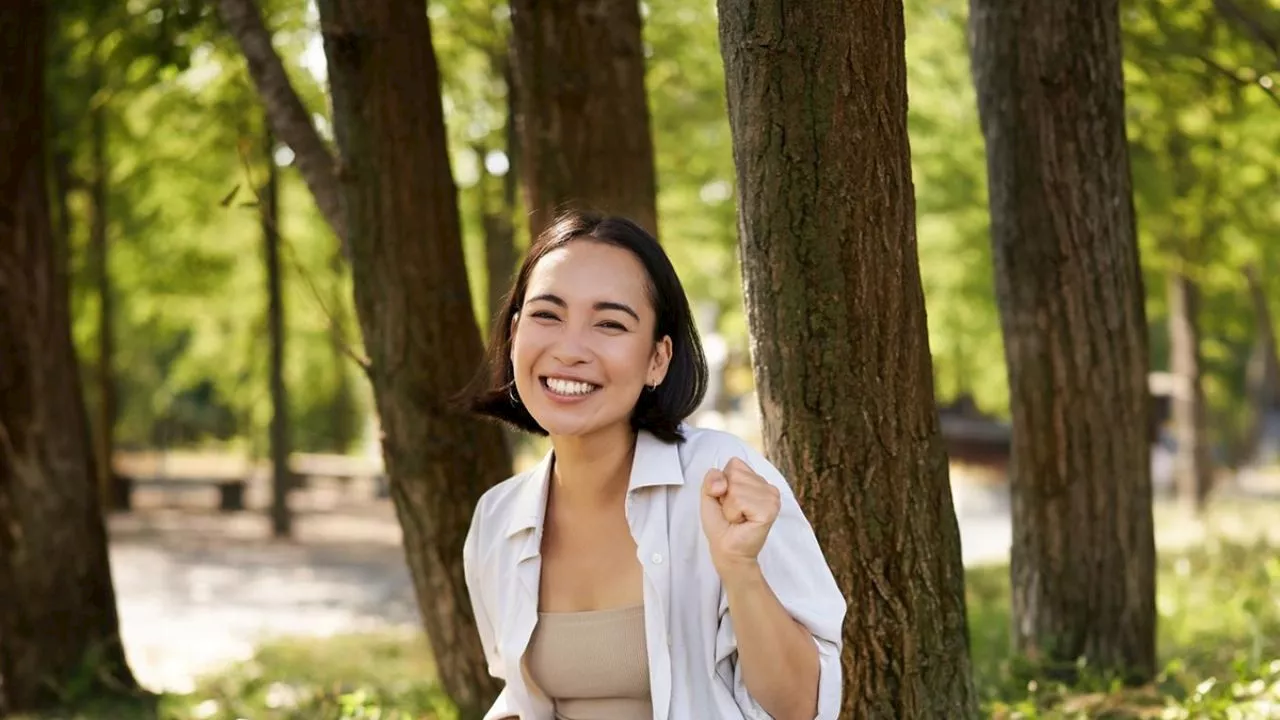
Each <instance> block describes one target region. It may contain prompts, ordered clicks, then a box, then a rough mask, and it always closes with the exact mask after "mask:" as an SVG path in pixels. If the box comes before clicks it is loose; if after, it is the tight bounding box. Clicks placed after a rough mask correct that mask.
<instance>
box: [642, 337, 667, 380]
mask: <svg viewBox="0 0 1280 720" xmlns="http://www.w3.org/2000/svg"><path fill="white" fill-rule="evenodd" d="M671 350H672V347H671V336H670V335H663V336H662V339H661V340H659V341H658V342H657V343H656V344H655V346H654V349H653V360H652V361H651V362H650V363H649V383H648V384H649V385H651V386H653V387H657V386H659V385H661V384H662V381H663V380H665V379H666V378H667V371H668V370H670V369H671Z"/></svg>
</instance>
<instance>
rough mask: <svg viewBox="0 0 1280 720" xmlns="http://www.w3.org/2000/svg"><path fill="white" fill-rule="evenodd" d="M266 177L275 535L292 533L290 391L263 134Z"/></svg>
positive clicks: (275, 213)
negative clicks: (285, 382)
mask: <svg viewBox="0 0 1280 720" xmlns="http://www.w3.org/2000/svg"><path fill="white" fill-rule="evenodd" d="M266 160H267V181H266V183H264V184H263V186H262V190H261V193H260V198H259V212H260V213H261V215H262V246H263V255H264V256H265V259H266V266H267V336H268V337H269V338H270V345H271V352H270V361H269V363H268V370H267V372H268V375H269V377H270V380H269V384H270V386H271V533H272V534H273V535H274V536H275V537H278V538H286V537H289V536H290V535H291V534H292V533H293V518H292V517H291V515H290V513H289V490H290V489H291V488H292V487H293V475H292V473H290V471H289V450H290V446H289V394H288V390H287V388H286V387H285V384H284V345H285V325H284V293H283V292H282V282H281V278H280V172H279V170H278V169H277V168H276V163H275V138H274V137H272V135H271V133H270V132H267V134H266Z"/></svg>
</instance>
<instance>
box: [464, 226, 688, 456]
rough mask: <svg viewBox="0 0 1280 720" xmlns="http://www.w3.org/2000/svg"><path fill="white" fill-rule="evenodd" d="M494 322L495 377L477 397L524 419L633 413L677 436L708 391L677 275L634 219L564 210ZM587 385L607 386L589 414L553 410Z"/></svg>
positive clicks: (602, 418)
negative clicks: (569, 384) (566, 213)
mask: <svg viewBox="0 0 1280 720" xmlns="http://www.w3.org/2000/svg"><path fill="white" fill-rule="evenodd" d="M493 328H494V331H493V332H494V337H493V339H492V342H491V343H490V347H489V358H488V373H487V375H488V377H487V378H486V379H487V381H488V383H489V385H488V387H487V388H486V390H485V391H484V392H482V393H480V394H479V395H478V396H477V398H476V400H475V402H474V403H473V408H474V409H475V410H476V411H478V412H480V413H481V414H484V415H488V416H490V417H495V418H497V419H500V420H503V421H505V422H507V423H509V424H512V425H514V426H516V427H517V428H519V429H521V430H525V431H528V432H532V433H537V434H539V435H548V434H549V435H553V436H554V435H561V434H570V435H582V434H584V430H587V429H602V428H604V427H606V426H609V425H611V424H612V425H617V424H619V421H626V420H628V419H629V422H630V426H631V430H633V431H640V430H647V431H649V432H652V433H653V434H654V435H656V436H657V437H658V438H659V439H661V440H664V441H666V442H672V441H675V440H678V439H679V438H680V423H681V422H682V421H683V420H684V418H686V417H688V416H689V415H690V414H692V412H693V411H694V410H695V409H696V408H697V407H698V403H700V402H701V401H702V396H703V394H704V393H705V392H706V384H707V366H706V360H705V359H704V358H703V355H702V344H701V342H700V341H699V339H698V334H697V330H696V327H695V325H694V322H693V315H692V313H691V311H690V309H689V302H688V299H687V298H686V297H685V294H684V288H683V287H682V286H681V284H680V278H679V277H677V276H676V272H675V269H674V268H673V267H672V266H671V262H670V261H669V260H668V259H667V256H666V254H665V253H664V252H663V251H662V248H661V246H660V245H658V242H657V241H656V240H655V239H653V237H652V236H650V235H649V234H648V233H647V232H645V231H644V230H643V229H641V228H640V227H639V226H638V225H636V224H635V223H633V222H631V221H629V220H625V219H622V218H605V217H598V216H593V215H589V214H583V213H573V214H568V215H565V216H562V217H561V218H559V219H558V220H557V222H555V223H554V224H552V225H551V227H550V228H548V229H547V231H546V232H544V233H543V234H542V236H541V237H539V238H538V241H537V242H535V243H534V245H533V247H532V248H531V249H530V251H529V254H528V256H527V257H526V258H525V261H524V264H523V266H522V267H521V268H520V272H519V273H518V275H517V276H516V281H515V286H514V287H513V288H512V290H511V292H510V293H509V294H508V296H507V303H506V305H505V307H504V308H503V311H502V314H501V315H500V316H499V317H498V318H497V319H496V320H495V322H494V324H493ZM593 360H594V362H592V361H593ZM518 369H519V370H522V372H517V370H518ZM560 380H563V381H566V382H569V383H578V386H575V387H574V388H570V387H569V386H568V385H566V384H561V383H558V382H557V381H560ZM583 384H585V385H588V386H590V387H588V388H586V389H585V392H584V388H582V387H581V385H583ZM555 387H559V388H560V390H559V391H556V390H553V389H552V388H555ZM588 393H589V394H597V393H598V394H599V395H600V397H598V398H592V400H593V403H592V406H591V411H592V412H591V413H590V414H589V415H584V414H582V413H579V412H577V411H574V412H573V413H556V412H552V411H553V410H554V408H555V407H557V404H558V403H559V401H562V400H564V399H565V398H566V396H577V395H581V394H588ZM561 422H569V423H571V424H575V426H576V428H577V429H576V430H574V431H572V432H567V431H569V430H570V428H568V427H561V426H560V425H559V424H558V423H561ZM543 423H548V425H544V424H543ZM622 424H623V425H626V423H625V422H624V423H622ZM618 429H620V428H618V427H614V428H613V430H615V431H616V430H618Z"/></svg>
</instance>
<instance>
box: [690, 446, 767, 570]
mask: <svg viewBox="0 0 1280 720" xmlns="http://www.w3.org/2000/svg"><path fill="white" fill-rule="evenodd" d="M781 507H782V495H781V493H780V492H779V491H778V488H776V487H774V486H773V485H770V484H769V481H767V480H765V479H764V478H762V477H760V476H759V475H757V474H756V473H755V472H754V471H753V470H752V469H751V467H750V466H749V465H747V464H746V463H745V462H743V461H742V460H740V459H738V458H736V457H735V458H732V459H730V460H729V462H728V464H726V465H725V466H724V470H717V469H715V468H712V469H711V470H709V471H707V475H706V477H705V478H703V480H702V531H703V533H705V534H706V536H707V542H708V543H709V544H710V546H711V561H712V563H713V564H714V565H715V568H716V572H718V573H719V574H720V578H721V580H722V581H725V580H728V579H729V577H730V576H735V575H741V574H743V573H751V572H752V571H758V569H759V566H758V565H757V564H756V558H757V557H758V556H759V555H760V549H761V548H763V547H764V541H765V539H766V538H767V537H768V536H769V529H770V528H771V527H773V521H774V520H776V519H777V518H778V511H779V509H781Z"/></svg>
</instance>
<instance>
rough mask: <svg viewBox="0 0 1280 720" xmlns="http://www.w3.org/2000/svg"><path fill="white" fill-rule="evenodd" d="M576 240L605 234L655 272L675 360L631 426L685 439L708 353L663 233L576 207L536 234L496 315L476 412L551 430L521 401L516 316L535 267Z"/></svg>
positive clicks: (656, 298)
mask: <svg viewBox="0 0 1280 720" xmlns="http://www.w3.org/2000/svg"><path fill="white" fill-rule="evenodd" d="M575 240H585V241H592V242H601V243H606V244H608V245H614V246H616V247H620V248H623V249H625V250H628V251H630V252H631V253H632V254H633V255H635V256H636V257H637V258H639V260H640V263H641V264H642V265H644V269H645V272H646V273H647V274H648V276H649V283H648V285H649V298H650V301H651V302H652V303H653V307H654V309H655V311H656V313H655V314H656V315H657V322H656V323H655V329H654V338H653V339H654V341H655V342H656V341H658V340H661V339H662V338H663V336H669V337H670V338H671V363H670V365H669V366H668V368H667V375H666V377H665V378H664V379H663V381H662V383H661V384H660V385H658V387H657V388H656V389H654V390H647V389H646V390H643V391H641V393H640V397H639V399H638V400H637V401H636V407H635V409H634V410H633V411H632V413H631V427H632V429H633V430H636V431H637V432H638V431H640V430H647V431H648V432H650V433H652V434H653V435H654V436H655V437H657V438H658V439H659V440H662V441H663V442H667V443H676V442H680V441H682V440H683V439H684V436H683V434H682V433H681V432H680V425H681V423H683V422H684V420H685V419H686V418H688V417H689V416H690V415H692V414H693V411H694V410H696V409H697V408H698V405H700V404H701V403H702V398H703V396H704V395H705V394H706V391H707V360H706V356H704V355H703V352H702V341H701V340H700V339H699V338H698V329H697V327H696V326H695V325H694V321H693V313H692V311H691V310H690V309H689V298H688V297H686V296H685V294H684V287H683V286H682V285H681V284H680V278H679V277H677V276H676V271H675V268H674V267H672V265H671V260H670V259H669V258H668V257H667V254H666V253H665V252H664V251H663V250H662V246H661V245H659V244H658V241H657V239H655V238H654V237H653V236H652V235H650V234H649V233H648V232H646V231H645V230H644V229H643V228H641V227H640V226H639V225H637V224H636V223H634V222H632V221H631V220H628V219H626V218H622V217H616V216H609V215H603V214H600V213H595V212H588V211H580V210H571V211H568V212H566V213H564V214H561V215H559V216H558V217H557V218H556V220H555V221H554V222H553V223H552V224H551V225H550V226H549V227H548V228H547V229H546V230H544V231H543V232H542V234H541V235H539V236H538V238H537V239H536V240H534V242H533V244H532V245H531V246H530V247H529V253H528V254H527V255H526V256H525V259H524V263H523V264H522V265H521V266H520V272H519V273H518V274H517V275H516V280H515V284H514V285H513V286H512V288H511V290H510V292H508V293H507V296H506V298H505V299H504V300H503V303H502V310H501V311H500V312H499V313H498V314H497V315H496V316H495V317H494V318H493V324H492V326H491V327H492V333H491V339H490V341H489V347H488V349H487V351H486V356H485V365H484V366H483V367H482V368H481V371H480V372H481V374H480V376H479V377H477V378H476V381H475V383H474V384H473V386H472V388H473V389H472V390H471V391H470V392H469V393H468V395H469V396H470V397H469V398H468V404H469V406H470V409H471V411H472V412H474V413H477V414H479V415H483V416H486V417H490V418H496V419H498V420H501V421H503V422H505V423H507V424H508V425H511V426H514V427H515V428H518V429H520V430H524V431H526V432H530V433H534V434H536V435H546V434H547V431H546V430H544V429H543V428H542V426H540V425H538V421H537V420H534V419H533V416H532V415H530V414H529V410H528V409H527V408H526V407H525V406H524V404H523V403H520V402H518V400H519V395H518V391H517V390H516V387H515V371H514V368H513V367H512V365H511V341H512V338H511V325H512V323H511V320H512V318H514V317H516V314H517V313H519V311H520V308H521V306H522V305H523V304H524V296H525V292H526V290H527V289H528V286H529V274H530V273H531V272H532V270H533V268H534V266H535V265H537V264H538V261H539V260H541V259H542V258H543V257H544V256H546V255H547V253H550V252H552V251H553V250H556V249H557V248H561V247H564V246H565V245H567V244H568V243H571V242H573V241H575Z"/></svg>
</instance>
